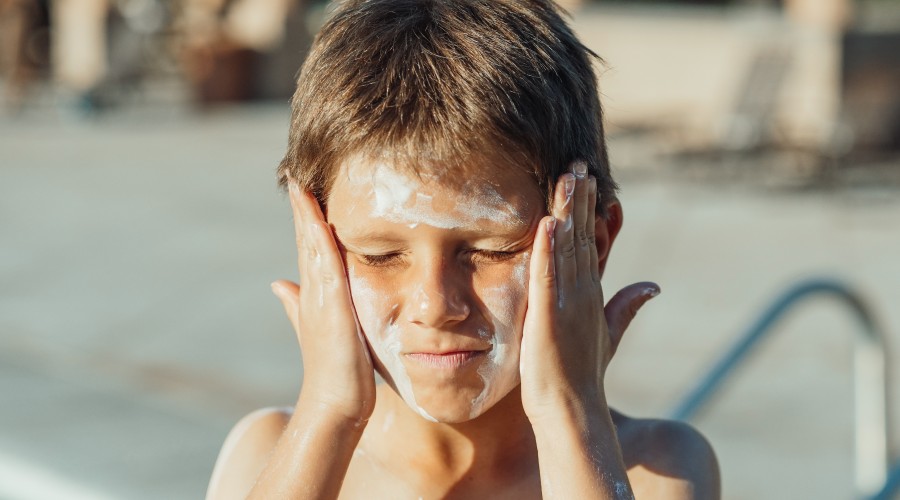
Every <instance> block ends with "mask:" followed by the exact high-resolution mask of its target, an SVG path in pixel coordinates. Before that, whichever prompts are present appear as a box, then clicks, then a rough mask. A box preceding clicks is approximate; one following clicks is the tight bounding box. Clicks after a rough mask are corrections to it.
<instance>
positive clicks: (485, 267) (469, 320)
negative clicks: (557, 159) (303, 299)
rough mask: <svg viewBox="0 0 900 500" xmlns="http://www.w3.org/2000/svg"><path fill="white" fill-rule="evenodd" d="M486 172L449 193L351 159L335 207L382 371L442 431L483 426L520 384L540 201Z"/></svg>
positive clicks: (428, 177)
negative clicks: (481, 420) (451, 425)
mask: <svg viewBox="0 0 900 500" xmlns="http://www.w3.org/2000/svg"><path fill="white" fill-rule="evenodd" d="M480 167H482V168H475V169H473V170H474V171H476V172H486V173H487V174H483V175H482V176H481V177H479V176H477V175H476V176H473V177H472V178H470V179H468V180H467V181H466V182H464V183H447V182H442V179H441V177H440V176H439V175H433V174H429V173H428V172H425V173H423V174H422V175H421V178H419V177H416V176H415V175H414V174H406V173H404V172H400V171H398V170H396V169H394V168H392V167H391V165H390V164H388V163H386V162H384V163H376V162H371V161H364V160H359V159H357V160H350V161H347V162H345V164H344V165H343V166H342V167H341V170H340V171H339V173H338V175H337V178H336V180H335V183H334V185H333V187H332V190H331V194H330V197H329V201H328V205H327V214H328V221H329V223H331V224H332V225H333V226H334V229H335V232H336V233H337V237H338V239H339V241H340V244H341V247H342V251H343V252H344V253H345V258H346V265H347V274H348V276H349V281H350V291H351V295H352V297H353V303H354V306H355V307H356V312H357V316H358V318H359V322H360V326H361V327H362V329H363V332H364V333H365V336H366V338H367V339H368V341H369V343H370V345H371V346H372V351H373V354H374V355H375V358H376V359H375V360H374V361H375V365H376V369H377V370H378V372H379V373H380V374H381V376H382V377H384V379H385V380H386V381H388V383H390V384H391V385H392V386H393V387H394V389H395V390H396V391H397V393H398V394H399V395H400V396H401V397H402V398H403V400H404V401H405V402H406V403H407V404H408V405H409V406H410V407H412V408H413V410H415V411H416V412H418V413H419V414H421V415H422V416H423V417H425V418H430V419H433V420H437V421H441V422H462V421H466V420H469V419H472V418H475V417H477V416H479V415H481V414H482V413H483V412H485V411H486V410H488V409H489V408H490V407H492V406H493V405H494V404H496V403H497V402H498V401H499V400H500V399H502V398H503V397H504V396H506V395H507V394H508V393H509V392H510V391H511V390H512V389H513V388H515V387H516V385H518V383H519V346H520V343H521V339H522V327H523V322H524V317H525V306H526V297H527V287H528V265H529V260H530V255H531V252H530V251H531V245H532V242H533V237H534V233H535V230H536V227H537V224H538V222H539V221H540V219H541V217H542V216H543V215H544V212H545V210H544V203H543V196H542V195H541V193H540V192H539V191H538V188H537V184H536V183H535V182H534V181H533V180H532V179H531V177H530V176H529V175H528V174H527V173H525V172H524V171H513V170H512V169H498V168H491V165H483V166H480ZM448 175H449V174H448ZM453 186H458V187H453Z"/></svg>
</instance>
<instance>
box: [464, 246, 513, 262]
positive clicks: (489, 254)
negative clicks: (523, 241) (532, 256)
mask: <svg viewBox="0 0 900 500" xmlns="http://www.w3.org/2000/svg"><path fill="white" fill-rule="evenodd" d="M469 253H470V254H471V256H472V259H473V260H475V261H476V262H477V261H481V262H503V261H506V260H509V259H512V258H513V257H515V256H516V255H518V254H519V252H501V251H499V250H482V249H473V250H470V251H469Z"/></svg>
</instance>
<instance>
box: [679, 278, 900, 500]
mask: <svg viewBox="0 0 900 500" xmlns="http://www.w3.org/2000/svg"><path fill="white" fill-rule="evenodd" d="M820 296H831V297H834V298H837V299H839V300H840V301H841V303H843V304H844V305H846V306H847V307H848V308H849V310H850V311H851V312H852V313H853V315H854V316H855V317H856V319H857V320H858V321H859V324H860V326H861V327H862V328H860V329H858V330H857V332H858V335H856V337H855V342H854V377H855V390H854V393H855V419H856V430H855V442H856V462H855V481H856V489H857V492H858V493H859V494H860V496H861V497H869V496H871V495H874V494H877V493H878V492H879V491H881V490H882V489H883V488H886V487H887V484H886V481H887V478H888V474H887V472H888V456H887V455H888V454H887V443H888V438H889V433H888V420H887V394H888V392H887V373H886V356H887V354H886V348H885V336H884V334H883V333H882V331H881V330H880V329H879V328H878V326H877V325H876V322H875V320H874V317H873V316H872V314H871V312H870V311H869V308H868V307H867V305H866V303H865V302H864V301H863V299H862V297H861V296H860V295H859V294H857V293H856V292H854V291H853V290H852V289H851V288H850V287H848V286H847V285H845V284H844V283H841V282H839V281H836V280H831V279H812V280H808V281H803V282H800V283H798V284H796V285H794V286H793V287H791V288H790V289H788V290H787V291H786V292H785V293H784V294H782V295H781V296H780V297H778V298H777V299H776V300H775V301H774V302H773V303H772V305H770V306H769V308H768V309H766V310H765V312H764V313H763V314H762V315H761V316H760V317H759V319H758V320H757V321H756V322H755V323H754V324H753V325H751V326H750V328H748V329H747V330H746V331H745V332H744V334H742V335H741V336H739V337H738V341H737V342H736V343H735V345H734V346H733V347H732V348H731V349H729V350H728V351H727V352H726V353H725V355H723V356H722V357H721V358H720V359H719V360H718V361H717V362H716V363H715V364H714V365H713V368H712V369H711V370H709V372H708V373H707V374H706V375H705V376H704V377H702V378H701V379H700V382H698V383H697V384H696V385H695V386H694V388H693V389H692V390H690V391H689V392H688V393H687V396H685V397H684V398H683V399H682V400H681V402H679V403H678V404H677V405H675V408H674V409H673V410H672V411H671V412H670V413H669V415H670V417H671V418H674V419H678V420H690V419H691V418H693V417H695V416H696V415H697V414H698V413H700V411H701V410H702V409H703V408H704V407H705V406H706V405H707V404H708V403H709V401H710V400H711V399H712V397H713V396H714V395H715V394H716V393H717V392H718V391H719V390H720V388H721V386H722V383H723V382H724V381H725V379H726V378H727V377H728V376H730V375H731V374H732V372H734V370H735V368H737V366H738V365H739V364H741V363H743V362H745V360H746V358H747V357H748V356H749V355H750V354H751V353H752V350H753V348H755V347H756V345H757V344H758V343H759V342H760V341H761V340H762V339H763V338H764V337H765V336H767V335H768V334H769V333H770V332H771V331H772V330H773V327H774V326H775V324H776V323H777V322H778V321H779V320H780V319H781V318H783V317H784V316H785V314H786V313H787V312H789V311H790V310H792V309H793V308H794V307H795V306H796V305H797V304H798V303H799V302H801V301H802V300H804V299H810V298H814V297H820Z"/></svg>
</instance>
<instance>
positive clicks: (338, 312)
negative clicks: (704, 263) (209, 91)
mask: <svg viewBox="0 0 900 500" xmlns="http://www.w3.org/2000/svg"><path fill="white" fill-rule="evenodd" d="M591 56H592V54H591V53H590V51H589V50H587V49H586V48H585V47H584V46H582V45H581V44H580V43H579V42H578V40H577V39H576V38H575V37H574V35H573V34H572V33H571V31H570V29H569V28H568V26H566V24H565V23H564V22H563V20H562V19H561V17H560V15H559V12H558V10H557V8H556V7H555V6H554V4H553V3H551V2H550V1H548V0H349V1H347V2H344V3H343V4H342V5H341V7H340V8H339V9H338V11H337V12H336V13H335V15H334V16H333V18H332V19H331V20H330V21H328V23H327V24H326V25H325V26H324V27H323V29H322V31H321V32H320V34H319V35H318V37H317V39H316V42H315V44H314V46H313V49H312V51H311V53H310V55H309V58H308V59H307V61H306V63H305V64H304V67H303V69H302V72H301V75H300V78H299V83H298V88H297V91H296V93H295V95H294V100H293V118H292V123H291V133H290V142H289V146H288V153H287V155H286V156H285V159H284V160H283V162H282V164H281V166H280V167H279V175H280V181H281V183H282V185H285V186H287V187H288V190H289V192H290V198H291V204H292V207H293V213H294V221H295V231H296V234H297V245H298V253H299V267H300V284H299V285H298V284H294V283H291V282H289V281H278V282H276V283H273V291H274V292H275V294H276V295H277V296H278V297H279V298H280V299H281V301H282V303H283V304H284V306H285V310H286V312H287V314H288V316H289V318H290V319H291V322H292V324H293V326H294V329H295V330H296V332H297V335H298V340H299V341H300V345H301V350H302V353H303V367H304V380H303V388H302V390H301V392H300V396H299V398H298V401H297V403H296V405H295V406H294V407H293V408H291V409H284V410H273V409H268V410H260V411H258V412H255V413H253V414H251V415H249V416H247V417H245V418H244V419H243V420H242V421H241V422H240V423H239V424H238V425H237V426H236V427H235V429H234V430H233V431H232V432H231V434H230V435H229V437H228V438H227V440H226V442H225V445H224V446H223V449H222V452H221V454H220V457H219V459H218V462H217V464H216V468H215V471H214V472H213V477H212V479H211V481H210V487H209V491H208V498H210V499H220V498H244V497H246V496H249V497H251V498H337V497H341V498H390V499H394V498H506V497H509V498H518V499H524V498H542V497H547V498H550V497H555V498H565V499H576V498H615V499H621V498H632V497H638V498H672V499H688V498H703V499H706V498H718V496H719V476H718V468H717V464H716V460H715V456H714V454H713V452H712V450H711V448H710V447H709V445H708V444H707V443H706V441H705V440H704V439H703V437H702V436H700V435H699V433H697V432H696V431H694V430H693V429H691V428H690V427H688V426H686V425H684V424H680V423H675V422H664V421H648V420H638V419H632V418H628V417H626V416H624V415H621V414H619V413H618V412H615V411H614V410H611V409H610V408H609V407H608V405H607V401H606V396H605V392H604V390H603V380H604V376H605V370H606V366H607V365H608V363H609V360H610V359H611V357H612V355H613V353H614V352H615V349H616V346H617V345H618V342H619V340H620V339H621V336H622V333H623V332H624V329H625V327H626V326H627V325H628V323H629V322H630V320H631V319H632V318H633V317H634V314H635V313H636V311H637V309H638V308H640V306H641V305H643V303H644V302H646V301H647V300H648V299H649V298H651V297H652V296H655V295H656V294H657V293H658V287H657V286H656V285H654V284H652V283H638V284H636V285H632V286H630V287H627V288H626V289H624V290H622V291H621V292H619V293H618V294H617V295H616V296H615V297H613V299H612V300H610V302H609V304H608V305H607V306H606V308H605V310H604V308H603V294H602V290H601V287H600V277H601V275H602V273H603V269H604V267H605V265H606V260H607V256H608V254H609V250H610V248H611V246H612V243H613V241H614V240H615V237H616V235H617V234H618V231H619V229H620V227H621V224H622V210H621V206H620V205H619V203H618V201H617V200H616V197H615V183H614V182H613V180H612V179H611V177H610V173H609V165H608V162H607V158H606V149H605V145H604V139H603V128H602V120H601V110H600V104H599V100H598V93H597V88H596V82H595V78H594V74H593V71H592V68H591ZM374 372H377V373H378V374H380V375H381V376H382V378H384V380H385V383H384V384H381V385H380V386H376V383H375V378H374V374H373V373H374Z"/></svg>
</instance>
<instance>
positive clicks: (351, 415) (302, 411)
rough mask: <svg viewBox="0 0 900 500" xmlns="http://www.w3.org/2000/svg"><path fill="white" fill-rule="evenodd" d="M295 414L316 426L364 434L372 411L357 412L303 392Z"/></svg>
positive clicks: (295, 408)
mask: <svg viewBox="0 0 900 500" xmlns="http://www.w3.org/2000/svg"><path fill="white" fill-rule="evenodd" d="M294 415H298V416H300V417H301V418H302V419H303V420H306V421H308V422H310V423H312V424H313V425H315V426H316V427H327V428H329V429H333V430H335V431H340V432H358V433H360V434H362V431H363V429H365V427H366V424H367V423H368V422H369V416H370V415H371V412H368V413H366V412H357V411H355V410H350V409H347V408H343V407H341V406H340V405H334V404H331V403H329V402H328V401H326V400H323V399H321V398H317V397H314V396H311V395H306V394H304V393H303V392H301V393H300V398H299V399H298V400H297V404H296V405H295V407H294Z"/></svg>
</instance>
